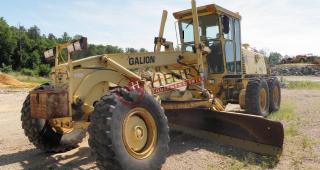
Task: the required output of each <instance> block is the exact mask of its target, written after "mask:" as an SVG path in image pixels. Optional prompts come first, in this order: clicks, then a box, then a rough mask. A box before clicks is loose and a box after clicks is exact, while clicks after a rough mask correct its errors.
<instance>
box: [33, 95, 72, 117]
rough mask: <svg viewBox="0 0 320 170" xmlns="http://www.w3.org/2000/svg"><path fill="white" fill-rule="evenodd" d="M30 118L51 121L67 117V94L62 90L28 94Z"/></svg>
mask: <svg viewBox="0 0 320 170" xmlns="http://www.w3.org/2000/svg"><path fill="white" fill-rule="evenodd" d="M30 100H31V101H30V108H31V117H32V118H38V119H52V118H61V117H67V116H68V115H69V113H68V93H67V92H66V91H64V90H41V91H32V92H30Z"/></svg>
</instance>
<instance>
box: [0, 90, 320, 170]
mask: <svg viewBox="0 0 320 170" xmlns="http://www.w3.org/2000/svg"><path fill="white" fill-rule="evenodd" d="M26 95H27V91H26V90H1V89H0V134H1V136H0V151H1V152H0V169H97V168H96V164H95V161H94V158H93V157H92V156H91V155H90V148H89V147H88V143H87V140H84V142H83V143H81V145H80V147H79V148H78V149H74V150H72V151H69V152H66V153H62V154H47V153H43V152H41V151H40V150H38V149H35V148H34V146H33V145H32V144H30V143H29V141H28V140H27V138H26V137H25V136H24V133H23V130H22V129H21V122H20V109H21V106H22V103H23V101H24V99H25V97H26ZM282 97H283V101H289V102H290V105H294V106H295V110H294V114H295V115H296V117H297V118H298V119H295V120H292V121H291V120H289V121H288V122H289V123H288V122H286V121H284V122H283V123H284V124H285V128H287V127H291V126H293V125H295V126H297V127H296V128H297V134H296V135H293V136H291V137H286V139H285V147H284V152H283V155H282V156H281V157H280V160H274V159H271V158H268V157H264V156H258V155H256V154H253V153H250V152H246V151H243V150H241V149H238V148H234V147H232V146H225V145H221V144H219V143H216V142H213V141H211V140H206V139H200V138H196V137H193V136H190V135H187V134H183V133H180V132H171V142H170V153H169V156H168V158H167V160H166V163H165V164H164V165H163V167H162V169H165V170H171V169H175V170H176V169H177V170H179V169H181V170H182V169H183V170H185V169H242V168H245V169H264V168H274V169H317V168H318V165H319V164H320V156H319V154H318V153H319V152H320V142H319V139H320V128H319V126H320V113H319V110H320V105H319V103H320V91H311V90H309V91H308V90H284V91H283V95H282ZM292 122H293V123H292ZM306 139H308V140H306Z"/></svg>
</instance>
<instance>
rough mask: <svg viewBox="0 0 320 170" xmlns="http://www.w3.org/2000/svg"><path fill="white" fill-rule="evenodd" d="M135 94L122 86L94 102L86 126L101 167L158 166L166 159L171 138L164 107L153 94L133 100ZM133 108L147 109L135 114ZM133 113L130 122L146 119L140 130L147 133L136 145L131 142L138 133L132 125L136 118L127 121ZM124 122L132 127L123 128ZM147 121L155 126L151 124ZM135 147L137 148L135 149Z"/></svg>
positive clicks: (156, 167)
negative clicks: (93, 108) (93, 107)
mask: <svg viewBox="0 0 320 170" xmlns="http://www.w3.org/2000/svg"><path fill="white" fill-rule="evenodd" d="M134 95H135V94H133V93H132V92H128V91H126V90H125V89H122V88H119V89H115V90H111V91H109V92H108V94H107V95H105V96H103V97H102V98H101V100H100V101H99V102H97V104H96V105H95V110H94V112H93V114H92V115H91V123H90V125H89V129H88V132H89V135H90V137H89V145H90V147H91V149H92V152H93V153H94V154H95V156H96V158H97V164H98V166H99V167H100V168H102V169H130V170H135V169H137V170H144V169H159V168H160V167H161V165H162V164H163V163H164V162H165V159H166V155H167V152H168V150H169V147H168V143H169V141H170V139H169V127H168V120H167V117H166V116H165V114H164V110H163V109H162V108H161V106H160V104H159V103H158V102H157V101H156V100H155V99H154V97H153V96H151V95H149V94H147V93H145V94H144V95H143V97H142V98H140V99H141V100H139V101H138V102H136V101H135V100H136V97H132V96H134ZM138 98H139V97H138ZM136 109H141V110H140V111H141V112H144V111H146V112H145V113H143V114H141V115H139V114H138V115H137V117H135V116H136V115H134V114H133V113H136V112H134V111H135V110H136ZM142 110H144V111H142ZM138 113H139V112H138ZM144 114H146V115H147V116H145V115H144ZM132 115H134V116H132ZM139 116H141V117H139ZM132 117H135V118H134V119H132V121H133V122H134V121H136V122H139V123H140V122H144V123H145V124H143V123H142V125H143V126H141V127H144V130H141V133H140V134H146V135H145V136H146V137H145V138H146V140H145V143H142V145H140V144H141V142H140V141H139V145H138V146H137V145H134V144H132V143H130V141H131V140H133V141H134V140H136V138H135V137H136V135H137V133H136V132H137V131H134V130H132V129H136V128H137V127H138V128H139V127H140V126H138V125H137V124H135V123H136V122H134V123H132V124H131V125H130V123H128V122H130V120H131V118H132ZM150 122H151V124H150ZM152 122H154V123H152ZM127 125H128V127H132V128H126V127H127ZM144 125H145V126H144ZM149 125H154V126H151V127H153V128H150V127H149ZM142 129H143V128H142ZM127 130H128V131H127ZM131 130H132V131H131ZM127 132H128V133H127ZM139 132H140V131H139ZM154 132H156V133H154ZM155 134H156V135H155ZM142 136H143V135H141V136H140V137H141V138H142ZM130 137H131V138H130ZM143 137H144V136H143ZM139 140H140V139H139ZM130 144H131V145H130ZM136 147H138V148H139V149H134V148H136Z"/></svg>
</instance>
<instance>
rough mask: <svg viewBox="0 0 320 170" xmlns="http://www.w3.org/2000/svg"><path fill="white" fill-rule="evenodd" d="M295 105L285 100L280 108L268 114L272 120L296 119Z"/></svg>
mask: <svg viewBox="0 0 320 170" xmlns="http://www.w3.org/2000/svg"><path fill="white" fill-rule="evenodd" d="M294 109H295V105H294V104H293V103H292V102H289V101H283V102H282V104H281V107H280V110H279V111H277V112H274V113H272V114H270V115H269V116H268V118H269V119H272V120H277V121H280V120H286V121H289V120H294V119H296V115H295V114H294Z"/></svg>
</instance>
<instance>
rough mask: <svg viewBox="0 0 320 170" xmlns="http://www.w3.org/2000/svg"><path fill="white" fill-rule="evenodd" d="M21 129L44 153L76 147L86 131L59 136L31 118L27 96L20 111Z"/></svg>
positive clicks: (42, 122) (46, 86)
mask: <svg viewBox="0 0 320 170" xmlns="http://www.w3.org/2000/svg"><path fill="white" fill-rule="evenodd" d="M47 88H49V85H42V86H40V87H38V88H37V89H35V90H44V89H47ZM21 113H22V114H21V121H22V128H23V129H24V133H25V135H26V136H27V137H28V139H29V141H30V142H31V143H33V144H34V146H35V147H36V148H38V149H41V150H43V151H46V152H65V151H68V150H71V149H74V148H76V147H78V144H79V143H80V142H81V141H82V139H83V138H84V137H85V135H86V130H84V129H76V130H73V131H71V132H70V133H68V134H60V133H57V132H55V131H54V130H53V128H52V127H51V126H50V125H49V123H48V122H47V121H46V120H44V119H34V118H32V117H31V111H30V96H29V95H28V96H27V98H26V100H25V101H24V103H23V107H22V110H21Z"/></svg>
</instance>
